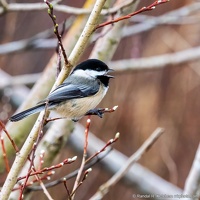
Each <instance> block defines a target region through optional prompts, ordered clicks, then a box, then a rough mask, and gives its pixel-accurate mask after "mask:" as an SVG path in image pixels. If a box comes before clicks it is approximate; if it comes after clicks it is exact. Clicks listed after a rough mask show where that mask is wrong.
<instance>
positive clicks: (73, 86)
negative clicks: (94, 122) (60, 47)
mask: <svg viewBox="0 0 200 200" xmlns="http://www.w3.org/2000/svg"><path fill="white" fill-rule="evenodd" d="M112 71H114V70H113V69H110V68H109V67H108V66H107V65H106V64H105V63H104V62H102V61H101V60H98V59H88V60H85V61H83V62H81V63H80V64H78V65H77V66H76V67H75V68H74V69H73V70H72V72H71V73H70V75H69V76H68V77H67V78H66V79H65V80H64V82H63V83H62V84H61V85H59V86H58V87H57V88H55V89H54V90H53V91H52V92H51V93H50V94H49V95H48V96H47V97H46V98H45V99H44V100H42V101H40V102H38V104H36V106H34V107H31V108H29V109H27V110H24V111H22V112H20V113H18V114H15V115H13V116H12V117H10V121H12V122H16V121H19V120H22V119H24V118H26V117H28V116H30V115H33V114H35V113H39V112H41V111H42V110H45V109H47V110H54V111H56V112H57V113H59V114H60V116H61V117H62V118H67V119H70V120H73V121H75V122H76V121H78V120H79V119H81V118H82V117H83V116H85V115H98V116H99V117H102V115H103V113H102V112H101V109H98V108H96V106H97V105H98V104H99V103H100V102H101V100H102V99H103V98H104V96H105V95H106V93H107V91H108V88H109V81H110V79H111V78H114V76H111V75H110V74H108V73H109V72H112Z"/></svg>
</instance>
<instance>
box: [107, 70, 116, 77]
mask: <svg viewBox="0 0 200 200" xmlns="http://www.w3.org/2000/svg"><path fill="white" fill-rule="evenodd" d="M113 71H115V70H114V69H109V70H108V71H107V73H109V72H113ZM107 73H106V76H107V77H108V78H115V77H114V76H111V75H110V74H107Z"/></svg>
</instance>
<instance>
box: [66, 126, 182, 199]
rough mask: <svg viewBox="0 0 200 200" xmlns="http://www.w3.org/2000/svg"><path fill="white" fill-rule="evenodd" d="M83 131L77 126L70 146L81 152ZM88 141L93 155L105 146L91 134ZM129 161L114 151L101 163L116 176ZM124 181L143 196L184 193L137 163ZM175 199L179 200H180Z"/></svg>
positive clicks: (82, 128) (89, 149)
mask: <svg viewBox="0 0 200 200" xmlns="http://www.w3.org/2000/svg"><path fill="white" fill-rule="evenodd" d="M82 131H84V127H82V126H81V125H80V124H76V127H75V130H74V133H73V134H72V135H71V137H70V141H69V144H71V145H73V147H74V148H76V149H77V150H78V151H80V152H81V151H82V148H81V147H82V145H83V144H82V143H83V142H82V141H83V140H84V138H83V137H84V136H83V134H80V132H82ZM88 141H89V143H90V146H89V148H88V151H89V152H91V153H93V152H95V151H98V150H99V149H100V148H101V147H102V146H105V143H104V142H103V141H102V140H100V139H99V138H97V137H96V136H95V135H93V134H92V133H89V140H88ZM127 160H128V158H127V156H125V155H124V154H122V153H121V152H119V151H117V150H116V149H113V150H112V151H111V152H110V154H109V155H107V156H106V157H105V158H104V159H103V160H102V161H101V162H102V164H103V165H104V167H105V168H106V169H107V170H108V171H109V172H110V173H111V174H115V173H117V172H118V171H119V170H120V169H121V168H122V167H123V166H124V163H126V162H127ZM147 177H148V178H147ZM123 179H124V180H125V182H124V184H126V183H127V184H128V185H129V186H130V185H131V186H132V187H133V188H136V189H137V190H138V191H140V192H141V193H143V194H182V193H183V192H182V190H181V189H180V188H178V187H177V186H175V185H173V184H171V183H169V182H167V181H166V180H164V179H162V178H161V177H159V176H158V175H156V174H155V173H153V172H151V171H150V170H148V169H147V168H145V167H143V166H141V165H140V164H138V163H135V164H134V165H133V166H131V168H130V169H129V171H128V172H127V174H125V176H124V178H123ZM168 199H169V198H166V200H168ZM173 199H175V200H178V199H179V198H173ZM179 200H180V199H179Z"/></svg>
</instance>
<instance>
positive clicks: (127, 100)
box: [0, 0, 200, 200]
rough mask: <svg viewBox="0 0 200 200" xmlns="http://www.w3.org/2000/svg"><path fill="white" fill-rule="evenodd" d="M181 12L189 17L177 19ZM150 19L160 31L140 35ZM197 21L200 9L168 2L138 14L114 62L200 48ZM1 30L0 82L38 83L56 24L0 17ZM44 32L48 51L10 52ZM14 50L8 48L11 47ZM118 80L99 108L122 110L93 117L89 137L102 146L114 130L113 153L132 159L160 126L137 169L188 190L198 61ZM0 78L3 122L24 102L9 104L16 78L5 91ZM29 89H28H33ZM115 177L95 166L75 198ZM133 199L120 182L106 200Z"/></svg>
mask: <svg viewBox="0 0 200 200" xmlns="http://www.w3.org/2000/svg"><path fill="white" fill-rule="evenodd" d="M12 2H14V1H8V3H12ZM28 2H29V3H31V2H33V3H36V2H40V1H28ZM150 2H153V1H145V0H143V1H140V3H139V5H138V8H141V7H142V6H145V5H149V4H150ZM16 3H27V1H22V0H20V1H16ZM83 3H84V1H80V0H79V1H69V0H65V1H62V4H66V5H70V6H74V7H81V6H82V5H83ZM193 4H194V5H195V4H196V5H197V4H198V6H195V7H196V9H194V8H193V10H192V9H191V6H192V5H193ZM197 7H199V8H197ZM180 8H185V12H181V11H179V9H180ZM171 11H174V12H173V13H172V14H171V15H170V14H169V15H168V17H165V20H166V21H165V20H163V21H161V22H160V23H158V19H160V18H161V16H162V15H165V14H167V13H169V12H171ZM186 11H187V12H186ZM55 14H56V16H57V21H58V22H59V23H61V22H62V21H63V20H65V19H69V17H70V15H69V14H66V13H62V12H56V11H55ZM181 14H183V15H184V16H180V15H181ZM148 19H152V21H151V23H155V24H156V23H157V24H156V25H155V27H153V28H149V29H148V30H143V31H142V30H141V31H138V30H140V29H139V28H140V27H139V26H138V25H140V26H142V27H147V23H148V21H147V20H148ZM199 19H200V6H199V3H198V1H192V0H182V1H174V0H171V1H170V2H168V3H166V4H163V5H161V6H158V7H157V8H156V9H155V10H152V11H149V12H145V13H142V14H141V15H137V16H135V17H133V18H131V19H130V22H129V24H128V27H129V28H130V29H126V30H125V33H127V32H128V31H130V35H129V36H124V37H123V39H122V40H121V42H120V44H119V46H118V48H117V50H116V52H115V54H114V57H113V61H116V60H124V59H130V58H132V61H133V64H134V58H135V59H140V58H148V57H152V56H160V55H163V54H169V53H170V54H173V53H176V52H179V51H183V50H187V49H193V48H195V47H198V46H199V45H200V39H199V35H200V26H199ZM156 20H157V21H156ZM146 21H147V22H146ZM145 23H146V24H145ZM149 23H150V22H149ZM0 27H1V29H0V68H1V73H2V75H1V76H6V75H5V74H3V72H6V73H7V74H8V75H10V76H12V77H13V80H15V78H16V80H18V81H19V80H20V75H27V74H33V75H34V76H33V82H34V81H35V80H37V78H39V76H40V73H41V72H42V71H43V70H44V68H45V66H46V65H47V63H48V61H49V60H50V58H51V56H52V55H53V54H54V53H55V49H56V48H55V46H56V42H55V41H56V40H55V36H54V34H53V28H52V21H51V20H50V18H49V16H48V14H47V11H46V10H41V11H23V12H22V11H20V12H7V13H5V14H2V15H1V16H0ZM47 29H49V32H48V34H46V35H45V37H48V38H50V40H49V41H48V42H47V44H48V45H49V46H50V47H49V48H47V47H46V48H35V45H34V43H33V44H32V45H29V46H28V47H27V48H26V49H20V48H19V49H17V50H13V49H15V48H16V47H17V48H18V47H19V44H13V43H12V42H15V41H24V40H26V39H30V38H32V37H34V36H35V35H36V34H38V33H41V32H43V31H45V30H47ZM131 31H132V32H133V33H131ZM134 31H136V32H137V31H138V33H134ZM125 35H126V34H125ZM39 43H40V42H39ZM9 44H10V45H11V46H10V48H8V47H9V46H8V45H9ZM45 44H46V43H45ZM6 45H7V46H6ZM93 45H94V44H93V43H92V44H90V45H89V46H88V48H87V49H86V51H85V53H84V55H83V56H82V58H81V60H80V61H82V60H85V59H87V58H88V56H89V54H90V51H91V50H92V47H93ZM187 56H188V55H187V54H185V56H184V57H186V58H187ZM113 63H114V62H113ZM111 64H112V62H111ZM124 67H125V68H126V66H124ZM110 68H113V69H115V66H114V65H111V66H110ZM114 75H115V79H113V80H111V84H110V89H109V92H108V94H107V96H106V97H105V98H104V100H103V102H102V103H101V105H100V107H113V106H114V105H118V106H119V108H118V109H117V111H116V112H114V113H111V114H105V116H104V118H103V119H99V118H98V117H92V125H91V129H90V131H91V132H92V133H93V134H95V135H96V136H97V137H98V138H100V139H101V140H103V141H105V142H106V141H108V140H109V139H111V138H113V137H114V135H115V133H116V132H120V134H121V135H120V139H119V141H118V142H117V143H116V144H114V148H115V149H117V150H118V151H120V152H121V153H123V154H124V155H126V156H127V157H129V156H131V155H132V154H133V153H134V152H135V151H136V150H137V149H138V148H139V147H140V146H141V145H142V143H143V142H144V141H145V140H146V139H147V138H148V136H150V134H151V133H152V132H153V131H154V130H155V129H156V128H157V127H163V128H164V129H165V133H164V135H162V136H161V138H160V139H159V140H158V141H157V142H156V144H154V145H153V146H152V147H151V149H150V150H149V151H148V152H147V153H145V155H144V156H143V157H142V158H141V159H140V161H139V163H140V164H141V165H143V166H144V167H146V168H148V169H149V170H151V171H152V172H154V173H155V174H157V175H159V176H160V177H162V178H163V179H165V180H166V181H168V182H170V183H172V184H174V185H176V186H178V187H179V188H181V189H183V188H184V185H185V181H186V178H187V176H188V174H189V171H190V168H191V166H192V162H193V160H194V156H195V153H196V150H197V147H198V144H199V141H200V93H199V91H200V76H199V75H200V68H199V60H198V59H197V58H195V59H194V60H189V61H187V62H180V64H179V63H175V64H169V65H166V66H164V67H157V68H151V69H140V66H138V69H137V70H134V71H131V70H128V71H127V70H124V71H120V72H118V71H117V70H116V71H115V72H114ZM55 77H56V74H55ZM17 78H19V79H17ZM2 80H3V79H1V80H0V94H1V100H0V119H1V121H3V122H4V123H6V121H7V120H8V118H9V117H10V116H11V115H12V114H13V113H14V112H15V110H16V108H17V106H19V104H20V102H18V101H14V104H11V103H12V102H13V101H11V99H10V94H11V93H12V88H13V86H12V84H16V83H15V82H14V83H12V80H11V82H10V83H8V85H7V86H5V85H4V84H5V83H3V82H2ZM26 85H27V87H28V88H30V89H31V87H32V85H33V84H32V83H30V84H29V83H28V84H26ZM41 89H42V88H41ZM21 103H22V102H21ZM81 123H82V124H83V125H85V123H86V118H84V119H82V120H81ZM77 154H78V153H77V152H76V150H74V148H72V147H69V145H68V144H67V145H66V147H65V148H64V149H63V150H62V152H61V153H60V157H59V158H57V159H56V161H55V163H58V162H61V161H62V160H63V159H64V158H66V157H67V156H74V155H77ZM80 155H81V154H80ZM80 160H81V159H80ZM79 164H80V163H78V162H77V163H75V164H74V165H73V167H72V168H74V166H76V167H78V166H79ZM66 168H67V169H66ZM70 170H72V169H71V166H69V168H68V167H65V168H62V169H61V170H58V173H57V174H56V176H55V177H61V176H62V174H66V173H68V172H70ZM110 177H111V174H110V173H109V172H107V169H106V167H104V166H103V165H102V164H101V163H98V164H97V165H95V167H94V168H93V172H92V174H91V175H90V176H89V177H88V179H87V180H86V181H85V183H84V184H83V185H82V186H81V187H80V188H79V190H78V192H77V196H76V198H77V199H89V197H90V196H92V194H94V193H95V191H96V190H97V189H98V187H99V186H100V185H101V184H102V183H104V182H105V181H106V180H108V179H109V178H110ZM4 178H5V174H4V175H1V180H0V182H1V184H2V183H3V181H4ZM73 182H74V179H73V180H70V181H69V183H68V186H69V188H71V187H72V185H73ZM61 188H62V191H63V192H62V191H61ZM58 189H59V194H56V199H66V191H65V189H64V186H62V187H61V186H56V187H54V188H52V189H50V190H49V191H50V193H52V194H53V195H52V196H54V197H55V193H57V191H58ZM134 193H137V189H136V188H134V187H133V186H132V185H128V184H127V183H126V181H124V182H123V181H120V182H119V183H118V184H116V185H115V187H112V189H111V191H110V192H109V193H108V194H107V195H106V196H105V197H104V199H108V200H114V199H115V200H119V199H132V195H133V194H134ZM36 194H37V197H36ZM38 195H40V198H39V199H46V197H45V196H44V195H43V192H37V193H34V194H33V197H32V199H36V198H37V199H38Z"/></svg>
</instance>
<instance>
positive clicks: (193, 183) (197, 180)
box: [184, 144, 200, 200]
mask: <svg viewBox="0 0 200 200" xmlns="http://www.w3.org/2000/svg"><path fill="white" fill-rule="evenodd" d="M184 194H186V195H190V196H191V197H193V199H194V200H198V199H199V197H200V144H199V147H198V149H197V152H196V155H195V158H194V161H193V164H192V167H191V170H190V173H189V175H188V177H187V179H186V183H185V188H184Z"/></svg>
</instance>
